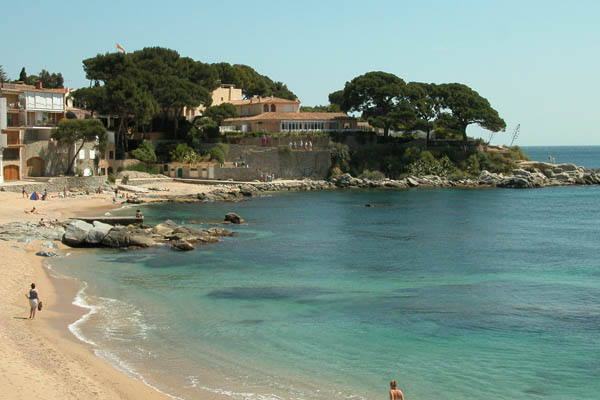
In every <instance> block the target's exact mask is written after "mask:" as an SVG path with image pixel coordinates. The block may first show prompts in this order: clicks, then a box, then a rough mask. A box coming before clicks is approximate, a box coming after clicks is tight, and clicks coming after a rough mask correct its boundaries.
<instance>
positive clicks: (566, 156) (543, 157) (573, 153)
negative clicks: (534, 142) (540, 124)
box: [522, 146, 600, 169]
mask: <svg viewBox="0 0 600 400" xmlns="http://www.w3.org/2000/svg"><path fill="white" fill-rule="evenodd" d="M522 149H523V151H525V153H527V155H528V156H529V158H531V160H533V161H545V162H548V160H549V158H548V157H554V158H555V159H556V162H557V163H559V164H560V163H573V164H575V165H579V166H582V167H585V168H587V169H596V168H600V146H523V147H522Z"/></svg>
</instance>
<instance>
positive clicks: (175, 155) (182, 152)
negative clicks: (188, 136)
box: [169, 143, 200, 164]
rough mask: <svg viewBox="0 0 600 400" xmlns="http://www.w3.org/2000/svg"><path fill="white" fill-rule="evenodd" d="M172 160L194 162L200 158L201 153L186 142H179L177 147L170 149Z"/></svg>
mask: <svg viewBox="0 0 600 400" xmlns="http://www.w3.org/2000/svg"><path fill="white" fill-rule="evenodd" d="M169 157H170V159H171V161H177V162H183V163H188V164H193V163H195V162H197V161H198V160H200V155H199V154H198V153H196V151H194V149H192V148H191V147H190V146H188V145H187V144H186V143H179V144H178V145H177V147H175V148H174V149H172V150H171V151H169Z"/></svg>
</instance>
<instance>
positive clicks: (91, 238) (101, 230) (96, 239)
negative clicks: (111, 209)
mask: <svg viewBox="0 0 600 400" xmlns="http://www.w3.org/2000/svg"><path fill="white" fill-rule="evenodd" d="M93 225H94V227H93V228H92V229H90V231H89V232H88V235H87V238H86V242H87V244H100V243H102V239H104V237H105V236H106V235H108V232H110V230H111V229H112V225H109V224H105V223H103V222H99V221H94V222H93Z"/></svg>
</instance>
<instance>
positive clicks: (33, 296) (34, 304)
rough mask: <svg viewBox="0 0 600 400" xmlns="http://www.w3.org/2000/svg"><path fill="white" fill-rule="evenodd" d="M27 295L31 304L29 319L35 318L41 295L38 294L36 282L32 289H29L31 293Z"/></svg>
mask: <svg viewBox="0 0 600 400" xmlns="http://www.w3.org/2000/svg"><path fill="white" fill-rule="evenodd" d="M25 297H27V298H28V299H29V306H30V307H31V309H30V310H29V319H34V318H35V312H36V311H37V308H38V304H39V301H40V295H39V294H38V292H37V290H36V288H35V283H32V284H31V289H30V290H29V294H26V295H25Z"/></svg>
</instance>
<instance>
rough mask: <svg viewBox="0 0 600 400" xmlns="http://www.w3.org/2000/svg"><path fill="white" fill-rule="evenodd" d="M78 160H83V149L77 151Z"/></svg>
mask: <svg viewBox="0 0 600 400" xmlns="http://www.w3.org/2000/svg"><path fill="white" fill-rule="evenodd" d="M79 159H80V160H85V150H84V149H81V150H79Z"/></svg>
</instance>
